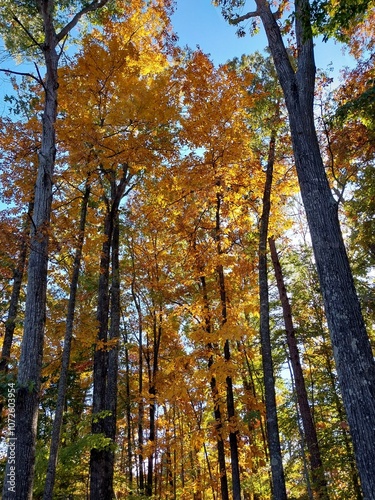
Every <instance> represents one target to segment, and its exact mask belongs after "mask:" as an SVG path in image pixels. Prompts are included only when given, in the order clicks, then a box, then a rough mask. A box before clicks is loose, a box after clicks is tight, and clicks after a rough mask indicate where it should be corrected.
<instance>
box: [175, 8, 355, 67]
mask: <svg viewBox="0 0 375 500" xmlns="http://www.w3.org/2000/svg"><path fill="white" fill-rule="evenodd" d="M250 8H251V5H250ZM172 22H173V26H174V29H175V31H176V33H177V35H178V36H179V45H181V46H185V45H188V46H190V47H191V48H192V49H195V48H196V46H197V45H199V47H200V48H201V49H202V51H203V52H205V53H209V54H211V58H212V60H213V61H214V63H215V64H220V63H225V62H226V61H227V60H228V59H232V58H233V57H240V56H241V55H242V54H251V53H253V52H255V51H256V50H259V51H262V50H263V49H264V48H265V47H266V45H267V40H266V36H265V34H264V31H263V29H262V28H261V29H260V32H259V33H258V34H257V35H255V36H252V37H251V36H250V35H247V36H246V37H244V38H238V37H237V35H236V28H235V27H234V26H230V25H229V24H228V23H227V22H226V21H225V20H224V19H223V17H222V15H221V12H220V9H219V8H217V7H214V6H213V5H212V4H211V1H210V0H177V8H176V12H175V14H174V15H173V18H172ZM315 55H316V64H317V66H318V67H319V68H320V69H326V68H327V66H328V65H329V64H330V63H331V62H332V63H333V64H334V68H335V73H336V74H337V73H338V71H339V70H340V69H341V68H343V67H344V66H350V65H352V64H353V61H352V59H351V57H350V56H348V55H347V54H343V52H342V46H341V45H339V44H336V43H334V42H333V41H329V42H327V43H321V42H317V45H316V51H315Z"/></svg>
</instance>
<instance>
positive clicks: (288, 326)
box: [268, 238, 329, 500]
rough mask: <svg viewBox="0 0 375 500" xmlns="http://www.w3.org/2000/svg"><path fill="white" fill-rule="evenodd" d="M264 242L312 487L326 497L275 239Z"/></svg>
mask: <svg viewBox="0 0 375 500" xmlns="http://www.w3.org/2000/svg"><path fill="white" fill-rule="evenodd" d="M268 242H269V246H270V251H271V259H272V263H273V267H274V270H275V276H276V282H277V287H278V290H279V297H280V301H281V305H282V309H283V316H284V324H285V332H286V337H287V344H288V349H289V356H290V361H291V366H292V370H293V376H294V382H295V386H296V394H297V401H298V406H299V410H300V414H301V419H302V425H303V430H304V434H305V440H306V445H307V449H308V451H309V458H310V467H311V475H312V487H313V490H314V492H315V495H316V498H319V499H322V500H328V498H329V495H328V490H327V481H326V479H325V477H324V470H323V463H322V458H321V455H320V448H319V441H318V436H317V433H316V427H315V424H314V420H313V417H312V413H311V409H310V405H309V401H308V397H307V391H306V385H305V378H304V375H303V371H302V367H301V361H300V355H299V350H298V345H297V340H296V335H295V330H294V325H293V319H292V309H291V306H290V303H289V298H288V295H287V292H286V288H285V284H284V276H283V273H282V269H281V264H280V260H279V256H278V255H277V251H276V245H275V240H274V239H273V238H269V240H268Z"/></svg>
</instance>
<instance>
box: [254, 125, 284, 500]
mask: <svg viewBox="0 0 375 500" xmlns="http://www.w3.org/2000/svg"><path fill="white" fill-rule="evenodd" d="M275 144H276V139H275V135H274V134H272V136H271V140H270V145H269V154H268V162H267V171H266V182H265V186H264V193H263V209H262V216H261V219H260V229H259V298H260V339H261V351H262V365H263V377H264V391H265V402H266V423H267V440H268V448H269V453H270V462H271V477H272V494H273V498H275V499H276V500H286V498H287V497H286V489H285V478H284V469H283V463H282V456H281V447H280V438H279V426H278V421H277V411H276V393H275V378H274V373H273V361H272V348H271V338H270V325H269V320H270V318H269V297H268V278H267V234H268V223H269V216H270V210H271V186H272V176H273V165H274V161H275Z"/></svg>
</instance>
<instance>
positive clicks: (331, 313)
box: [256, 0, 375, 499]
mask: <svg viewBox="0 0 375 500" xmlns="http://www.w3.org/2000/svg"><path fill="white" fill-rule="evenodd" d="M256 4H257V14H258V15H259V16H260V18H261V20H262V23H263V26H264V28H265V31H266V35H267V38H268V43H269V47H270V51H271V53H272V56H273V59H274V63H275V66H276V70H277V73H278V76H279V80H280V84H281V87H282V89H283V93H284V97H285V102H286V106H287V109H288V115H289V123H290V129H291V135H292V142H293V151H294V157H295V162H296V169H297V175H298V180H299V185H300V189H301V195H302V199H303V204H304V207H305V211H306V216H307V221H308V225H309V229H310V234H311V240H312V245H313V250H314V255H315V260H316V265H317V270H318V275H319V281H320V286H321V290H322V294H323V300H324V306H325V311H326V316H327V322H328V327H329V331H330V335H331V340H332V345H333V352H334V358H335V362H336V368H337V374H338V378H339V383H340V388H341V392H342V395H343V401H344V405H345V409H346V413H347V416H348V422H349V426H350V432H351V436H352V439H353V445H354V452H355V457H356V461H357V466H358V471H359V475H360V478H361V484H362V488H363V492H364V496H365V498H369V499H370V498H374V491H375V425H374V424H373V423H374V422H375V363H374V358H373V353H372V351H371V345H370V342H369V338H368V336H367V332H366V328H365V324H364V321H363V317H362V313H361V308H360V304H359V300H358V296H357V294H356V290H355V286H354V282H353V277H352V273H351V269H350V265H349V261H348V257H347V254H346V249H345V245H344V242H343V238H342V233H341V228H340V224H339V219H338V207H337V203H336V202H335V200H334V198H333V196H332V193H331V190H330V187H329V184H328V180H327V176H326V174H325V170H324V165H323V161H322V157H321V154H320V150H319V143H318V139H317V135H316V130H315V124H314V110H313V102H314V84H315V61H314V48H313V38H312V34H311V28H310V20H309V2H308V0H299V1H297V3H296V15H295V19H296V30H295V31H296V38H297V51H298V58H297V71H296V72H295V71H294V70H293V67H292V66H291V63H290V60H289V55H288V53H287V51H286V50H285V47H284V44H283V40H282V37H281V33H280V29H279V26H278V24H277V22H276V19H275V17H274V15H273V14H272V12H271V9H270V5H269V3H268V1H267V0H256Z"/></svg>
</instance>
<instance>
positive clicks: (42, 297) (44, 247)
mask: <svg viewBox="0 0 375 500" xmlns="http://www.w3.org/2000/svg"><path fill="white" fill-rule="evenodd" d="M107 1H108V0H93V2H91V3H89V4H87V5H86V6H85V7H84V8H83V9H82V10H81V11H79V12H77V13H76V14H75V15H74V16H73V17H72V19H71V20H70V22H69V23H68V24H66V25H65V26H64V28H63V29H62V30H61V31H60V32H59V33H56V31H55V20H54V17H53V16H54V15H55V2H54V1H53V0H36V1H35V2H34V3H35V5H36V7H37V9H38V15H39V16H40V18H41V20H42V23H43V33H44V40H43V43H41V44H39V46H38V48H39V49H40V51H41V52H42V54H43V59H44V63H45V67H46V75H45V78H44V82H43V89H44V109H43V115H42V136H41V147H40V151H39V155H38V159H39V163H38V172H37V180H36V185H35V199H34V212H33V217H32V229H31V242H30V256H29V265H28V281H27V290H26V294H27V295H26V310H25V326H24V333H23V339H22V347H21V357H20V362H19V367H18V380H17V390H16V404H15V433H14V436H12V437H14V438H15V441H14V442H15V457H14V461H15V462H13V458H12V459H11V457H10V455H9V454H8V462H7V467H6V472H5V481H4V485H3V499H4V500H8V499H10V498H12V499H14V498H16V499H17V500H21V499H22V500H23V499H30V498H31V497H32V488H33V481H34V464H35V443H36V432H37V423H38V405H39V392H40V391H39V389H40V374H41V369H42V360H43V342H44V326H45V316H46V296H47V270H48V241H49V224H50V217H51V206H52V184H53V174H54V168H55V157H56V139H55V123H56V117H57V89H58V74H57V68H58V63H59V57H60V55H61V51H60V50H59V51H57V46H58V44H59V42H61V40H63V39H64V38H65V37H66V36H67V35H68V34H69V32H70V31H71V30H72V29H73V28H74V27H75V26H76V24H77V23H78V21H79V20H80V19H81V17H82V16H83V15H84V14H86V13H87V12H90V11H93V10H96V9H98V8H101V7H102V6H103V5H105V4H106V3H107ZM31 42H32V45H35V40H31ZM11 467H12V468H13V467H15V469H11ZM12 470H16V471H17V482H16V485H15V490H14V489H13V488H12V485H11V483H10V482H9V480H8V479H7V478H8V477H9V476H8V474H10V472H11V471H12Z"/></svg>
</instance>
